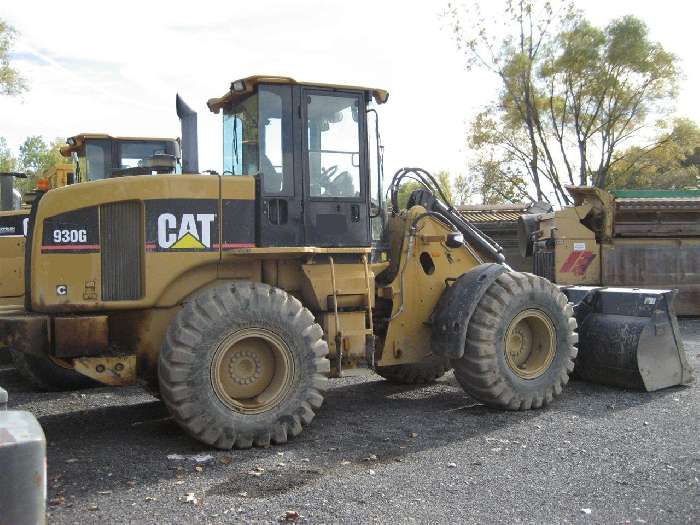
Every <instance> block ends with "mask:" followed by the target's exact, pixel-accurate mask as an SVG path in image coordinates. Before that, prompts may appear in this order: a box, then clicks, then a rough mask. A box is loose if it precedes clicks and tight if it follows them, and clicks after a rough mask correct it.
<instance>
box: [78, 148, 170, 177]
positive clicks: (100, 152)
mask: <svg viewBox="0 0 700 525" xmlns="http://www.w3.org/2000/svg"><path fill="white" fill-rule="evenodd" d="M179 156H180V155H179V147H178V144H177V142H176V141H174V140H152V141H151V140H109V139H91V140H87V141H86V142H85V145H84V146H83V148H82V149H81V150H80V151H79V152H78V153H74V154H73V163H74V170H75V180H76V182H86V181H92V180H100V179H108V178H111V177H122V176H125V175H153V174H158V173H181V172H182V168H181V166H180V163H179V162H178V161H179Z"/></svg>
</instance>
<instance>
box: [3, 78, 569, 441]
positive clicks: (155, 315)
mask: <svg viewBox="0 0 700 525" xmlns="http://www.w3.org/2000/svg"><path fill="white" fill-rule="evenodd" d="M387 98H388V94H387V93H386V92H385V91H383V90H381V89H374V88H365V87H357V86H344V85H329V84H318V83H300V82H296V81H294V80H293V79H291V78H285V77H262V76H257V77H248V78H244V79H241V80H237V81H235V82H233V83H232V84H231V86H230V89H229V90H228V91H227V92H226V93H225V94H224V95H223V96H222V97H220V98H216V99H211V100H209V102H208V106H209V108H210V109H211V110H212V111H213V112H214V113H217V114H218V113H221V114H223V153H224V172H223V174H222V175H211V176H201V175H198V176H191V175H180V176H177V177H174V176H172V175H156V176H153V177H124V178H118V179H109V180H102V181H96V182H94V183H92V184H76V185H72V186H69V187H66V188H63V189H61V190H52V191H49V192H46V193H44V194H41V195H40V196H39V197H38V198H37V199H36V200H35V201H34V203H33V205H32V211H31V215H30V221H29V229H28V235H27V250H26V258H25V262H26V268H27V271H26V279H25V286H26V294H25V305H24V307H23V308H18V309H16V310H15V311H12V312H10V311H4V312H2V314H1V315H0V344H2V345H3V346H5V347H9V348H13V349H15V350H16V351H19V352H24V353H26V354H27V355H32V356H40V357H42V358H46V357H47V356H51V357H52V358H53V359H56V360H59V361H60V362H62V363H64V364H65V366H68V367H71V368H73V369H74V370H75V371H76V372H78V373H81V374H84V375H85V376H87V377H90V378H92V379H94V380H96V381H99V382H101V383H104V384H109V385H128V384H133V383H136V382H140V383H142V384H144V385H145V386H146V387H148V388H149V389H151V390H153V391H158V392H159V395H160V397H161V398H162V400H163V402H164V403H165V405H166V406H167V407H168V409H169V410H170V412H171V413H172V415H173V417H174V419H175V420H176V421H177V423H178V424H179V425H180V426H181V427H182V428H183V429H184V430H185V431H186V432H188V433H189V434H190V435H191V436H193V437H194V438H195V439H197V440H199V441H201V442H203V443H206V444H208V445H211V446H214V447H219V448H223V449H228V448H232V447H237V448H248V447H251V446H262V447H265V446H268V445H270V444H279V443H284V442H286V441H287V440H288V439H289V438H291V437H293V436H296V435H298V434H299V433H300V432H301V431H302V429H303V427H304V426H306V425H308V424H310V423H311V421H312V419H313V418H314V416H315V414H316V413H317V411H318V410H319V409H320V407H321V405H322V403H323V392H324V389H325V388H326V384H327V380H328V378H329V377H338V376H342V375H344V374H353V373H368V372H369V371H370V370H373V371H375V372H376V373H378V374H380V375H382V376H384V377H385V378H387V379H388V380H390V381H398V382H404V383H419V382H424V381H430V380H433V379H435V378H437V377H439V376H441V375H442V374H444V373H445V371H446V370H447V369H449V368H454V373H455V376H456V378H457V380H458V381H459V383H460V384H461V385H462V386H463V387H464V389H465V391H466V392H468V393H469V394H471V395H472V396H474V397H475V398H476V399H478V400H480V401H481V402H483V403H485V404H488V405H490V406H494V407H499V408H503V409H510V410H524V409H530V408H540V407H543V406H545V405H547V404H549V403H550V402H552V401H553V400H554V399H555V398H556V397H557V396H559V395H561V393H562V391H563V389H564V387H565V386H566V384H567V382H568V380H569V374H570V373H571V372H572V370H573V368H574V359H575V358H576V355H577V349H576V344H577V338H578V334H577V332H576V320H575V318H574V311H573V307H572V304H570V303H569V301H568V300H567V297H566V296H565V295H564V294H563V293H562V292H561V291H560V290H559V288H557V286H555V285H554V284H552V283H551V282H549V281H548V280H546V279H544V278H542V277H538V276H535V275H532V274H526V273H519V272H513V271H511V270H510V268H509V267H508V266H507V265H506V264H505V261H504V258H503V255H502V253H501V250H500V248H499V247H498V246H497V245H495V243H493V242H492V241H491V240H490V239H488V238H487V237H485V236H484V235H483V234H482V233H481V232H479V231H478V230H477V229H476V228H474V227H473V226H472V225H471V224H469V223H468V222H466V221H464V220H463V219H462V218H461V216H460V215H459V213H457V212H456V211H455V210H454V209H453V208H452V206H451V205H450V204H449V202H448V201H447V199H445V197H444V195H442V194H441V192H440V190H439V186H438V185H437V184H436V182H435V180H434V179H433V177H432V176H431V175H430V174H429V173H427V172H425V171H424V170H420V169H416V168H405V169H402V170H399V171H398V172H397V173H396V174H395V175H394V177H393V178H392V180H391V183H390V184H389V186H388V195H389V199H388V201H387V199H386V198H385V188H384V185H383V180H382V175H381V174H382V168H381V166H382V162H381V152H382V149H381V147H380V145H379V144H377V149H376V159H377V164H376V168H374V169H372V168H371V167H370V147H369V142H370V141H369V138H370V132H369V131H368V130H369V129H370V128H371V126H370V124H371V123H374V126H373V127H374V129H375V130H377V129H378V123H377V120H376V119H377V113H376V110H375V109H374V108H372V107H370V106H371V104H372V103H375V104H382V103H384V102H386V100H387ZM188 118H189V116H187V115H186V116H185V119H184V120H183V126H184V127H185V128H186V129H183V151H184V152H185V154H184V156H185V159H186V158H187V152H188V151H189V152H194V151H196V133H194V132H193V131H192V129H191V126H188V125H187V119H188ZM375 135H376V138H378V134H377V133H376V131H375ZM375 141H376V142H378V141H377V140H376V139H375ZM408 179H411V180H416V181H418V182H419V183H420V185H421V189H419V190H417V191H415V192H414V193H413V194H412V195H411V198H410V199H409V202H408V205H407V207H406V209H400V207H399V205H398V190H399V188H400V186H401V184H402V182H404V181H406V180H408Z"/></svg>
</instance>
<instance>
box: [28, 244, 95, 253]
mask: <svg viewBox="0 0 700 525" xmlns="http://www.w3.org/2000/svg"><path fill="white" fill-rule="evenodd" d="M99 249H100V245H99V244H61V245H57V246H42V247H41V251H42V252H49V251H54V250H99Z"/></svg>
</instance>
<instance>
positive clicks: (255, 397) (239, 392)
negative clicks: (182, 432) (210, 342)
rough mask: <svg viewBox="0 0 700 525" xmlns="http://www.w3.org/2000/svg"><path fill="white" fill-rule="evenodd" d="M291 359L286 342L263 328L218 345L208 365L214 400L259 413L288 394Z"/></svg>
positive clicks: (237, 333)
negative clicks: (209, 366) (214, 393)
mask: <svg viewBox="0 0 700 525" xmlns="http://www.w3.org/2000/svg"><path fill="white" fill-rule="evenodd" d="M293 377H294V360H293V358H292V353H291V352H290V350H289V347H287V345H286V343H285V342H284V341H283V340H282V338H281V337H279V336H278V335H277V334H275V333H273V332H270V331H269V330H265V329H264V328H245V329H243V330H238V331H237V332H234V333H233V334H230V335H229V336H227V337H226V338H225V339H224V340H223V341H221V343H219V345H218V347H217V349H216V351H215V352H214V359H213V360H212V364H211V382H212V385H213V387H214V391H215V392H216V395H217V397H218V398H219V399H220V400H221V401H222V402H223V403H224V404H225V405H226V406H228V407H229V408H231V409H232V410H234V411H236V412H242V413H246V414H258V413H260V412H264V411H266V410H270V409H271V408H273V407H274V406H276V405H277V404H278V403H279V402H280V401H281V400H282V399H284V397H285V396H286V395H287V393H288V392H289V389H290V388H291V385H292V378H293Z"/></svg>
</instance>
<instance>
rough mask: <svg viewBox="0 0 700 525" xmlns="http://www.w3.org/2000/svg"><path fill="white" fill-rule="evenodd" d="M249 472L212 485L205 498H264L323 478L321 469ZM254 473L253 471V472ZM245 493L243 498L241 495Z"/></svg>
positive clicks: (240, 472)
mask: <svg viewBox="0 0 700 525" xmlns="http://www.w3.org/2000/svg"><path fill="white" fill-rule="evenodd" d="M250 472H251V471H239V472H237V473H236V474H234V475H233V476H231V477H230V478H229V479H228V481H224V482H223V483H219V484H218V485H214V486H213V487H211V488H210V489H209V490H207V496H241V497H246V498H266V497H270V496H276V495H278V494H284V493H286V492H289V491H290V490H292V489H296V488H299V487H301V486H303V485H306V484H307V483H311V482H313V481H316V480H317V479H319V478H320V477H322V476H323V474H324V472H323V470H322V469H313V468H311V469H293V468H279V469H271V470H265V471H263V472H260V475H254V474H251V473H250ZM253 472H254V471H253ZM243 493H245V496H244V495H243Z"/></svg>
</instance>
